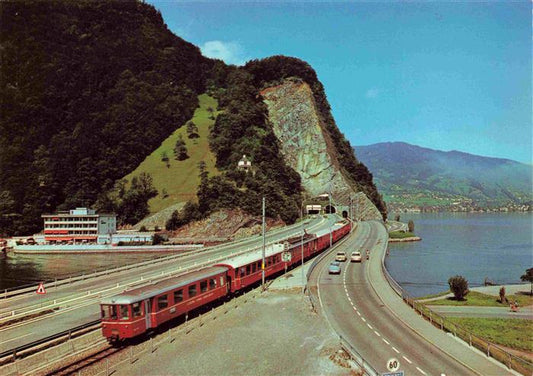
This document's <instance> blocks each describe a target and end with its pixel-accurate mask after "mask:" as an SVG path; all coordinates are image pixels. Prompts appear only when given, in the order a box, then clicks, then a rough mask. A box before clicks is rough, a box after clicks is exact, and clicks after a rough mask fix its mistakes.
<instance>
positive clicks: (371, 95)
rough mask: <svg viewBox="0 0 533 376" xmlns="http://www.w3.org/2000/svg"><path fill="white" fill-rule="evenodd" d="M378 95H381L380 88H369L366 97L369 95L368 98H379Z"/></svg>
mask: <svg viewBox="0 0 533 376" xmlns="http://www.w3.org/2000/svg"><path fill="white" fill-rule="evenodd" d="M378 95H379V89H376V88H372V89H368V90H367V91H366V93H365V97H367V98H368V99H374V98H377V96H378Z"/></svg>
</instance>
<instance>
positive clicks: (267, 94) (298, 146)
mask: <svg viewBox="0 0 533 376" xmlns="http://www.w3.org/2000/svg"><path fill="white" fill-rule="evenodd" d="M261 94H262V96H263V98H264V102H265V103H266V105H267V107H268V115H269V120H270V122H271V123H272V127H273V130H274V133H275V135H276V137H277V138H278V140H279V141H280V146H281V152H282V154H283V157H284V159H285V161H286V163H287V164H288V165H289V166H290V167H292V168H293V169H294V170H295V171H296V172H298V173H299V174H300V176H301V178H302V186H303V187H304V188H305V190H306V191H307V193H308V196H309V197H314V196H318V195H320V194H324V193H327V192H329V191H330V190H331V193H332V198H333V200H334V202H335V203H336V204H337V205H341V206H348V205H349V204H350V198H352V204H353V208H354V209H355V210H356V211H358V213H356V215H357V216H358V217H359V218H361V219H365V220H369V219H377V220H380V219H382V216H381V213H380V212H379V210H378V209H377V208H376V207H375V205H374V204H372V202H371V201H370V200H369V199H368V198H367V197H366V195H365V194H364V193H362V192H358V189H357V184H356V182H354V181H352V180H351V179H350V177H348V176H347V174H346V173H345V171H343V169H342V167H341V166H340V163H339V161H338V159H337V156H336V153H335V148H334V146H333V143H332V140H331V139H330V137H329V135H328V133H327V132H326V131H325V130H324V125H323V122H322V120H321V118H320V116H319V114H318V111H317V108H316V104H315V100H314V97H313V92H312V90H311V88H310V87H309V85H308V84H307V83H305V82H303V81H301V80H298V79H287V80H285V81H284V82H283V83H282V84H280V85H277V86H272V87H269V88H266V89H264V90H262V91H261Z"/></svg>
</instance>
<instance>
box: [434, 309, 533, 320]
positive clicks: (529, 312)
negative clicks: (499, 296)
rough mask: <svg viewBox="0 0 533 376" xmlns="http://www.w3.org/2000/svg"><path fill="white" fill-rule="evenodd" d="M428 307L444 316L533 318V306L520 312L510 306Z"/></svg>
mask: <svg viewBox="0 0 533 376" xmlns="http://www.w3.org/2000/svg"><path fill="white" fill-rule="evenodd" d="M428 307H429V308H430V309H431V310H432V311H434V312H437V313H439V314H441V315H444V316H453V317H487V318H504V319H527V320H533V306H529V307H520V308H519V310H518V312H511V310H510V309H509V307H472V306H441V305H428Z"/></svg>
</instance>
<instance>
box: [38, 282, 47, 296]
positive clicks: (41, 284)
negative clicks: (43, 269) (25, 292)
mask: <svg viewBox="0 0 533 376" xmlns="http://www.w3.org/2000/svg"><path fill="white" fill-rule="evenodd" d="M36 292H37V294H46V290H45V289H44V285H43V283H42V282H41V283H39V287H38V288H37V291H36Z"/></svg>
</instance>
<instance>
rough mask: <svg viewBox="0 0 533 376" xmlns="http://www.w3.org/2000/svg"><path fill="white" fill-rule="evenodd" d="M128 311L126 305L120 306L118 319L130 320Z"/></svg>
mask: <svg viewBox="0 0 533 376" xmlns="http://www.w3.org/2000/svg"><path fill="white" fill-rule="evenodd" d="M129 311H130V310H129V308H128V306H127V305H123V304H121V305H120V319H121V320H129V318H130V313H129Z"/></svg>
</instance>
